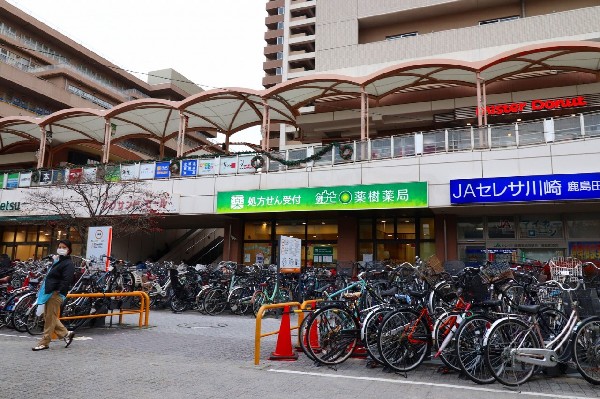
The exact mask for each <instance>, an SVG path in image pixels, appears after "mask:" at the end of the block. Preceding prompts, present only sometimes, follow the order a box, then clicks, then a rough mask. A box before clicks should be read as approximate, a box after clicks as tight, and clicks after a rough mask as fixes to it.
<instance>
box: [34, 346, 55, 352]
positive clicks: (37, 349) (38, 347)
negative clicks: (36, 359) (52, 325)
mask: <svg viewBox="0 0 600 399" xmlns="http://www.w3.org/2000/svg"><path fill="white" fill-rule="evenodd" d="M44 349H50V347H49V346H48V345H38V346H34V347H33V348H31V350H32V351H34V352H37V351H43V350H44Z"/></svg>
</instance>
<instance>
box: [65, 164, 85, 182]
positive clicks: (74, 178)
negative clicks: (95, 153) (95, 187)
mask: <svg viewBox="0 0 600 399" xmlns="http://www.w3.org/2000/svg"><path fill="white" fill-rule="evenodd" d="M82 179H83V168H73V169H69V174H68V178H67V181H68V182H69V184H77V183H81V181H82Z"/></svg>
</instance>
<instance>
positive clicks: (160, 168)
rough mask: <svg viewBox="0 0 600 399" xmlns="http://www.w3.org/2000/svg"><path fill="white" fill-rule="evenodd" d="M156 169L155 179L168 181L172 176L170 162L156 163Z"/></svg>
mask: <svg viewBox="0 0 600 399" xmlns="http://www.w3.org/2000/svg"><path fill="white" fill-rule="evenodd" d="M155 165H156V168H155V170H154V178H155V179H168V178H169V176H170V175H171V174H170V171H169V166H170V165H171V163H170V162H169V161H165V162H156V164H155Z"/></svg>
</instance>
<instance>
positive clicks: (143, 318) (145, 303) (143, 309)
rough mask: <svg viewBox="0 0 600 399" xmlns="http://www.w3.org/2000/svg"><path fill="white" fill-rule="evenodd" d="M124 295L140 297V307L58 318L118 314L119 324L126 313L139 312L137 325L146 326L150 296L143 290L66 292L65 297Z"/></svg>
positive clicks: (67, 317) (148, 317)
mask: <svg viewBox="0 0 600 399" xmlns="http://www.w3.org/2000/svg"><path fill="white" fill-rule="evenodd" d="M124 296H128V297H130V296H137V297H139V298H140V308H139V309H138V310H134V309H129V310H122V309H120V312H114V313H94V314H89V315H81V316H66V317H60V313H59V319H60V320H74V319H92V318H97V317H107V316H110V317H112V316H117V315H118V316H119V324H121V323H122V322H123V315H126V314H139V322H138V325H139V327H140V328H142V327H148V323H149V319H150V297H149V296H148V294H147V293H145V292H143V291H133V292H105V293H102V292H97V293H89V294H67V298H107V297H108V298H113V297H124Z"/></svg>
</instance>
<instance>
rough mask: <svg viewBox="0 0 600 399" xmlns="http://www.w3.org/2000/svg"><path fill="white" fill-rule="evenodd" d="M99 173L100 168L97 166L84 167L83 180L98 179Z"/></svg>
mask: <svg viewBox="0 0 600 399" xmlns="http://www.w3.org/2000/svg"><path fill="white" fill-rule="evenodd" d="M97 173H98V169H97V168H96V167H93V168H83V181H88V182H93V181H96V176H97Z"/></svg>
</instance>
